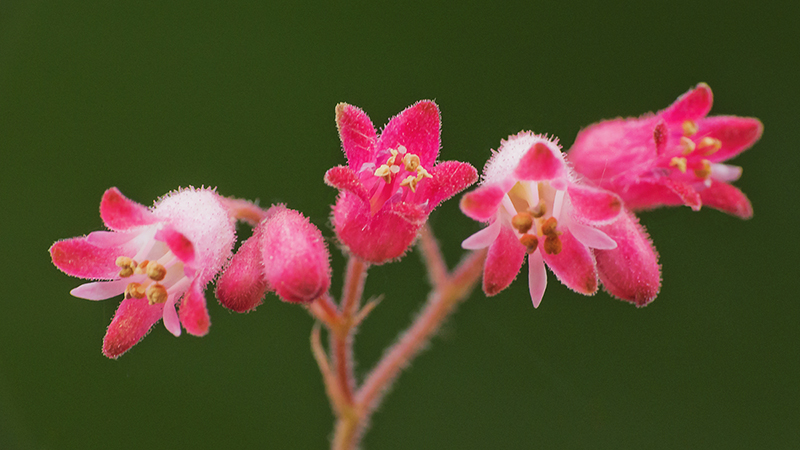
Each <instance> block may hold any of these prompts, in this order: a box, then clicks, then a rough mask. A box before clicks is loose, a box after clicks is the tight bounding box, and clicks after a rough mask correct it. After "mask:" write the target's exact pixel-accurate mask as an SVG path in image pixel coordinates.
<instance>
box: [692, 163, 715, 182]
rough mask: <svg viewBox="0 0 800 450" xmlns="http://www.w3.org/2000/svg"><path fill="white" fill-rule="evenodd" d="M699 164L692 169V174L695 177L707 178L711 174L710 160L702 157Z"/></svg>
mask: <svg viewBox="0 0 800 450" xmlns="http://www.w3.org/2000/svg"><path fill="white" fill-rule="evenodd" d="M700 164H701V166H700V167H699V168H697V169H694V175H695V176H696V177H697V178H703V179H705V178H708V176H709V175H711V161H709V160H707V159H704V160H702V161H701V162H700Z"/></svg>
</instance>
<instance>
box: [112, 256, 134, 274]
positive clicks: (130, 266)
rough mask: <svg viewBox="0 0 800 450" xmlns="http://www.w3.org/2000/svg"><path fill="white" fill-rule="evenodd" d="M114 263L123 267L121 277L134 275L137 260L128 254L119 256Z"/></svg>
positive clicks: (120, 272)
mask: <svg viewBox="0 0 800 450" xmlns="http://www.w3.org/2000/svg"><path fill="white" fill-rule="evenodd" d="M114 263H115V264H116V265H117V267H119V268H120V269H121V270H120V271H119V276H120V277H121V278H128V277H129V276H131V275H133V271H134V270H135V269H136V261H134V260H132V259H131V258H128V257H127V256H118V257H117V260H116V261H115V262H114Z"/></svg>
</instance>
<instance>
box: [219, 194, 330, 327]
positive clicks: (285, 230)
mask: <svg viewBox="0 0 800 450" xmlns="http://www.w3.org/2000/svg"><path fill="white" fill-rule="evenodd" d="M330 285H331V266H330V255H329V253H328V249H327V246H326V245H325V241H324V240H323V238H322V233H320V231H319V229H318V228H317V227H315V226H314V225H313V224H312V223H311V222H310V221H309V220H308V219H307V218H305V217H303V215H302V214H300V213H299V212H297V211H295V210H292V209H288V208H286V207H284V206H282V205H279V206H273V207H272V208H270V209H269V210H268V211H267V214H266V218H265V219H264V220H262V221H261V222H260V223H259V224H258V226H256V228H255V229H254V230H253V235H252V236H251V237H250V238H249V239H248V240H246V241H245V242H244V243H243V244H242V246H241V247H240V248H239V251H238V252H237V253H236V255H234V257H233V259H232V260H231V264H230V266H229V267H228V268H227V269H226V270H225V272H224V273H223V274H222V276H221V277H220V279H219V281H218V282H217V298H219V301H220V303H222V304H223V305H224V306H225V307H227V308H230V309H232V310H234V311H237V312H247V311H251V310H254V309H255V308H256V306H258V305H260V304H261V299H262V298H263V297H264V295H265V294H266V293H267V291H274V292H275V293H276V294H278V295H279V296H280V297H281V298H282V299H283V300H285V301H287V302H294V303H309V302H311V301H314V300H315V299H317V298H318V297H320V296H321V295H323V294H324V293H325V292H327V291H328V288H329V287H330Z"/></svg>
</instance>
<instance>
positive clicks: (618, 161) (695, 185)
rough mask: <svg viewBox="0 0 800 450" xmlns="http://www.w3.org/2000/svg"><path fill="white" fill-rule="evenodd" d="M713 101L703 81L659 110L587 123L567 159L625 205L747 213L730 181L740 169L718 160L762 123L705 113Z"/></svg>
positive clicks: (751, 138)
mask: <svg viewBox="0 0 800 450" xmlns="http://www.w3.org/2000/svg"><path fill="white" fill-rule="evenodd" d="M711 103H712V94H711V88H709V87H708V85H706V84H705V83H700V84H698V85H697V87H696V88H694V89H692V90H690V91H689V92H687V93H685V94H683V95H682V96H681V97H679V98H678V100H676V101H675V103H673V104H672V105H670V106H669V107H668V108H667V109H665V110H663V111H660V112H659V113H658V114H655V115H654V114H645V115H643V116H642V117H639V118H628V119H621V118H620V119H613V120H606V121H603V122H599V123H596V124H594V125H590V126H589V127H587V128H586V129H584V130H582V131H581V132H580V133H579V134H578V137H577V138H576V140H575V145H573V146H572V148H571V149H570V150H569V153H568V155H567V158H568V159H569V161H570V162H571V163H572V164H573V166H574V168H575V171H577V172H578V173H580V174H581V175H583V176H585V177H586V178H587V179H589V180H591V182H593V183H594V184H595V185H597V186H599V187H602V188H604V189H608V190H610V191H613V192H616V193H617V194H619V196H620V197H622V199H623V200H624V201H625V206H626V207H628V208H630V209H633V210H640V209H651V208H656V207H659V206H664V205H687V206H690V207H691V208H692V209H693V210H695V211H697V210H699V209H700V207H701V206H702V205H707V206H710V207H712V208H716V209H719V210H721V211H724V212H726V213H729V214H733V215H735V216H738V217H741V218H744V219H747V218H749V217H751V216H752V215H753V208H752V206H751V205H750V201H749V200H748V199H747V197H746V196H745V195H744V194H743V193H742V192H741V191H740V190H739V189H737V188H735V187H733V186H732V185H730V184H729V183H730V182H732V181H735V180H737V179H738V178H739V176H741V174H742V169H741V168H740V167H736V166H730V165H727V164H723V161H726V160H728V159H731V158H733V157H735V156H736V155H738V154H739V153H741V152H743V151H745V150H747V149H748V148H750V146H751V145H753V143H755V142H756V141H757V140H758V139H759V138H760V137H761V133H762V131H763V129H764V127H763V125H762V124H761V122H760V121H759V120H758V119H754V118H749V117H736V116H712V117H706V115H707V114H708V112H709V111H710V110H711Z"/></svg>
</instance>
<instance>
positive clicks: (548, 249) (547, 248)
mask: <svg viewBox="0 0 800 450" xmlns="http://www.w3.org/2000/svg"><path fill="white" fill-rule="evenodd" d="M561 248H562V244H561V239H559V238H558V236H557V235H555V234H550V235H548V236H547V237H546V238H545V239H544V252H545V253H547V254H548V255H557V254H559V253H561Z"/></svg>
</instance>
